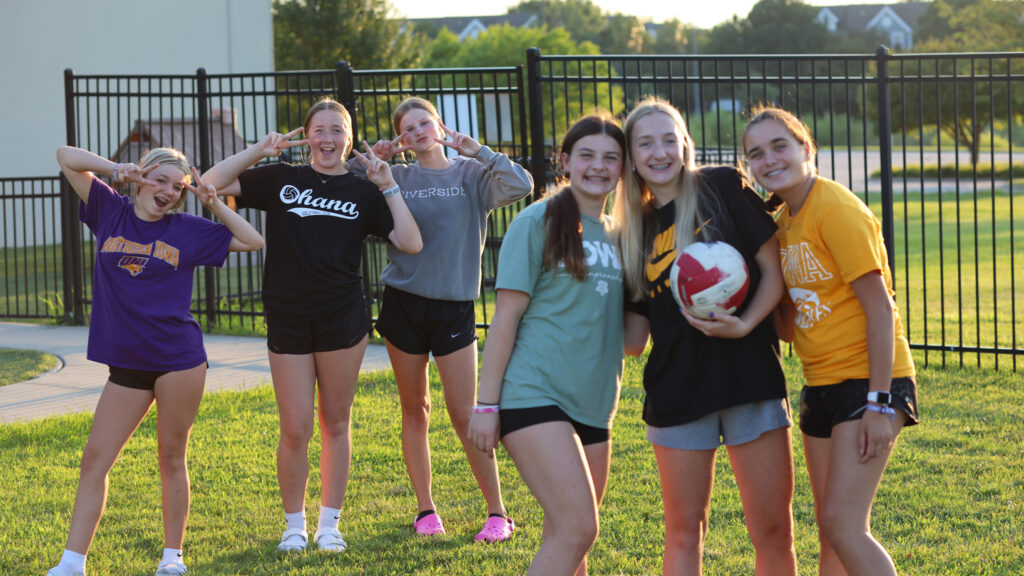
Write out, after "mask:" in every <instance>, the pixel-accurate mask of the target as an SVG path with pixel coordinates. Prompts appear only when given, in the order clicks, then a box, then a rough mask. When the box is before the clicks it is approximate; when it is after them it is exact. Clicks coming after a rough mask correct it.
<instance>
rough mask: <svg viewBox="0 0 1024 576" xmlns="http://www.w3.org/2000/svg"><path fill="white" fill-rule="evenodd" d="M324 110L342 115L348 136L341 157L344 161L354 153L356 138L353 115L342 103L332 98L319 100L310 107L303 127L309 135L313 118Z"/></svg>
mask: <svg viewBox="0 0 1024 576" xmlns="http://www.w3.org/2000/svg"><path fill="white" fill-rule="evenodd" d="M324 110H330V111H332V112H337V113H338V114H340V115H341V121H342V124H344V126H345V135H346V139H345V147H344V149H342V151H341V157H342V158H343V159H344V158H348V153H349V152H351V151H352V138H353V137H354V136H353V135H352V115H351V114H349V113H348V110H346V109H345V107H344V106H343V105H342V104H341V102H338V101H337V100H334V99H332V98H321V99H320V100H317V101H316V102H314V103H313V105H312V106H310V107H309V111H308V112H306V120H305V122H303V123H302V127H303V129H305V131H306V133H307V134H308V133H309V125H310V123H312V122H313V116H316V113H317V112H322V111H324Z"/></svg>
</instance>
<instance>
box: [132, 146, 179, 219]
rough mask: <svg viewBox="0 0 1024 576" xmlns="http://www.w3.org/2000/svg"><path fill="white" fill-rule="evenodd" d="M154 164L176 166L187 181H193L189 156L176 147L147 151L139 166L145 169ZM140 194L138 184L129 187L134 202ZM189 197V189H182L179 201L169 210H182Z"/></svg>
mask: <svg viewBox="0 0 1024 576" xmlns="http://www.w3.org/2000/svg"><path fill="white" fill-rule="evenodd" d="M153 165H157V166H161V165H168V166H174V167H175V168H178V169H180V170H181V171H182V172H184V173H185V182H187V183H191V182H192V166H191V165H190V164H189V163H188V158H186V157H185V155H184V154H182V153H181V152H179V151H177V150H175V149H174V148H153V149H152V150H150V151H149V152H146V155H145V156H143V157H142V159H141V160H139V168H142V169H145V168H148V167H149V166H153ZM138 195H139V189H138V184H135V183H132V184H131V186H129V187H128V197H129V198H131V199H132V202H135V201H136V199H137V197H138ZM187 199H188V191H187V190H182V193H181V195H180V196H178V201H177V202H176V203H175V204H174V206H173V207H171V209H170V210H168V212H179V211H181V209H182V208H184V206H185V200H187Z"/></svg>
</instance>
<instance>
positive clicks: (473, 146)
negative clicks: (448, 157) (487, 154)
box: [434, 122, 482, 158]
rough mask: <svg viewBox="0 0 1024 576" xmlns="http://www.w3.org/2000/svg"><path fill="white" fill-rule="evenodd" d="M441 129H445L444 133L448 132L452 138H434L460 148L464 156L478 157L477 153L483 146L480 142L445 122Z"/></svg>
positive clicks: (440, 142)
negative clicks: (446, 124)
mask: <svg viewBox="0 0 1024 576" xmlns="http://www.w3.org/2000/svg"><path fill="white" fill-rule="evenodd" d="M441 129H442V130H444V133H445V134H447V135H448V138H451V140H442V139H441V138H434V140H436V141H437V143H438V144H444V145H445V146H447V147H449V148H453V149H455V150H458V151H459V154H462V155H463V156H468V157H470V158H476V155H477V153H479V152H480V148H482V146H481V145H480V143H479V142H477V141H476V140H474V139H472V138H470V137H469V136H466V135H465V134H459V133H458V132H456V131H454V130H452V129H451V128H449V127H447V126H445V125H444V122H442V123H441Z"/></svg>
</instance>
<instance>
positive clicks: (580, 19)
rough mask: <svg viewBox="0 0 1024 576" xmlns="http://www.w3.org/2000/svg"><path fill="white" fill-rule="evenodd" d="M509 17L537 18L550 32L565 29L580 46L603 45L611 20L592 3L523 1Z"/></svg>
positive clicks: (560, 0) (513, 8) (510, 10)
mask: <svg viewBox="0 0 1024 576" xmlns="http://www.w3.org/2000/svg"><path fill="white" fill-rule="evenodd" d="M508 12H509V14H536V15H537V16H539V17H540V21H541V24H543V25H545V26H547V27H548V29H549V30H554V29H555V28H559V27H561V28H565V30H566V31H567V32H568V33H569V36H570V37H572V39H573V40H575V41H577V42H592V43H594V44H598V45H599V41H600V33H601V30H602V29H603V28H604V26H605V20H606V19H607V16H606V15H605V12H604V10H602V9H601V8H600V7H599V6H598V5H596V4H594V3H593V2H591V0H522V1H521V2H520V3H519V4H517V5H515V6H513V7H511V8H509V9H508Z"/></svg>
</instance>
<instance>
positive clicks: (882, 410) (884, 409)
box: [864, 404, 896, 422]
mask: <svg viewBox="0 0 1024 576" xmlns="http://www.w3.org/2000/svg"><path fill="white" fill-rule="evenodd" d="M864 407H865V408H866V409H868V410H871V411H872V412H878V413H879V414H888V415H889V421H890V422H891V421H893V420H895V419H896V410H894V409H893V408H892V407H890V406H876V405H874V404H865V405H864Z"/></svg>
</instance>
